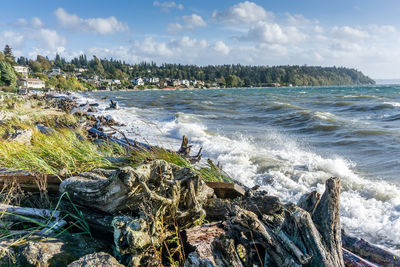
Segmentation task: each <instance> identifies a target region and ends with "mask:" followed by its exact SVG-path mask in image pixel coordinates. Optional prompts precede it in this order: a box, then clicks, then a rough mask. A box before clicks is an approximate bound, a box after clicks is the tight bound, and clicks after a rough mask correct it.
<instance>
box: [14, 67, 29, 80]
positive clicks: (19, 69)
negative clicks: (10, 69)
mask: <svg viewBox="0 0 400 267" xmlns="http://www.w3.org/2000/svg"><path fill="white" fill-rule="evenodd" d="M14 70H15V72H18V73H21V74H22V76H23V77H24V78H27V77H28V67H25V66H14Z"/></svg>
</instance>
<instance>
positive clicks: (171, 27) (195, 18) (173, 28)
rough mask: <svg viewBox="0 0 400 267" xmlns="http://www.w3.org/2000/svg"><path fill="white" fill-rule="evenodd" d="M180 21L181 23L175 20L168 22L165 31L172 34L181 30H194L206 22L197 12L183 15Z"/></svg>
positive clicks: (203, 25)
mask: <svg viewBox="0 0 400 267" xmlns="http://www.w3.org/2000/svg"><path fill="white" fill-rule="evenodd" d="M182 21H183V22H182V23H177V22H175V23H170V24H168V26H167V31H168V32H169V33H172V34H174V33H179V32H181V31H183V30H190V31H194V30H195V29H196V28H199V27H205V26H207V23H206V22H205V21H204V19H203V18H202V17H201V16H199V15H197V14H192V15H190V16H183V17H182Z"/></svg>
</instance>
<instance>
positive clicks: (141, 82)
mask: <svg viewBox="0 0 400 267" xmlns="http://www.w3.org/2000/svg"><path fill="white" fill-rule="evenodd" d="M131 82H132V83H133V84H134V85H144V81H143V79H142V78H136V79H133V80H132V81H131Z"/></svg>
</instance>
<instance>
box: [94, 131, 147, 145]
mask: <svg viewBox="0 0 400 267" xmlns="http://www.w3.org/2000/svg"><path fill="white" fill-rule="evenodd" d="M88 132H89V134H91V135H92V136H95V137H97V138H102V139H105V140H108V141H109V142H112V143H116V144H118V145H120V146H122V147H124V148H127V149H140V150H144V149H146V150H149V149H151V146H149V145H147V144H145V143H140V142H137V141H135V140H131V139H129V138H127V140H123V139H117V138H114V137H112V134H107V133H104V132H102V131H100V130H98V129H96V128H94V127H92V128H90V129H89V130H88Z"/></svg>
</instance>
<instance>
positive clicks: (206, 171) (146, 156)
mask: <svg viewBox="0 0 400 267" xmlns="http://www.w3.org/2000/svg"><path fill="white" fill-rule="evenodd" d="M131 157H132V165H131V166H132V167H136V166H138V165H140V164H142V163H143V162H146V161H151V160H156V159H162V160H165V161H166V162H168V163H173V164H175V165H178V166H180V167H183V168H189V169H192V170H193V171H195V172H197V173H198V174H199V176H200V177H201V178H202V179H203V180H204V181H206V182H227V183H233V180H232V178H231V177H229V175H228V174H226V173H225V172H223V171H222V170H220V169H219V168H218V167H217V166H215V164H213V163H212V162H208V163H207V164H208V166H206V167H197V166H193V165H192V164H191V163H190V162H189V161H187V160H186V159H184V158H183V157H181V156H180V155H179V154H178V153H176V152H173V151H168V150H166V149H163V148H153V149H152V150H151V151H141V150H137V151H135V152H134V153H132V155H131Z"/></svg>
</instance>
